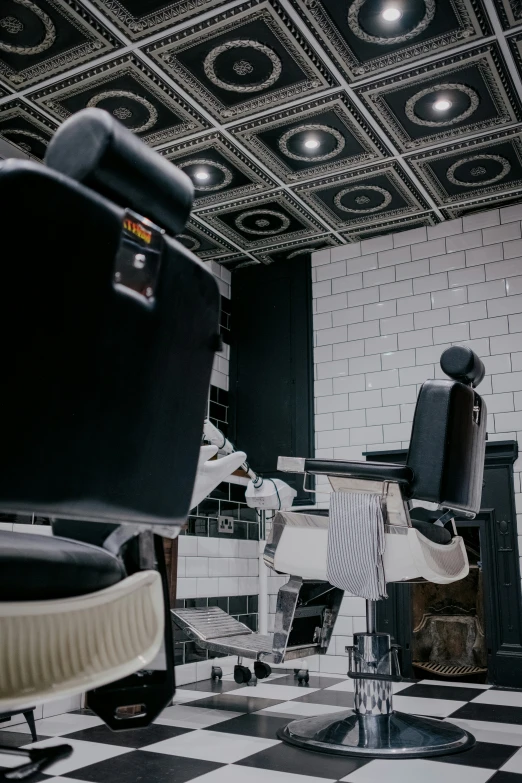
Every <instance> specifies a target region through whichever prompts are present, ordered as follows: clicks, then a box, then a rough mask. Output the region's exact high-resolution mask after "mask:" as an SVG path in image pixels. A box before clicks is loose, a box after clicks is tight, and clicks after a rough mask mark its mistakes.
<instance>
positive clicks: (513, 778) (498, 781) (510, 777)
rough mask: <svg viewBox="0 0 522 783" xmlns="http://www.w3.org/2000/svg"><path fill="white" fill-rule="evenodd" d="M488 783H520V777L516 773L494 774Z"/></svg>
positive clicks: (521, 779) (521, 781) (521, 780)
mask: <svg viewBox="0 0 522 783" xmlns="http://www.w3.org/2000/svg"><path fill="white" fill-rule="evenodd" d="M488 783H522V775H517V774H516V772H496V773H495V774H494V775H493V777H492V778H490V779H489V780H488Z"/></svg>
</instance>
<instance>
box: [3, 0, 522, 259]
mask: <svg viewBox="0 0 522 783" xmlns="http://www.w3.org/2000/svg"><path fill="white" fill-rule="evenodd" d="M242 2H243V0H234V1H233V2H230V3H226V4H225V5H223V6H221V7H218V8H217V9H216V8H213V9H210V10H209V11H206V12H205V13H202V14H200V15H198V16H196V17H192V18H190V19H186V20H185V21H183V22H181V23H180V24H178V25H173V26H172V27H167V28H166V29H165V30H161V31H159V32H157V33H154V34H153V35H151V36H148V37H145V38H143V39H140V40H138V41H131V40H130V39H128V38H127V36H126V35H125V34H124V33H123V31H121V30H120V29H119V28H118V27H117V26H116V25H115V24H114V23H113V22H112V21H111V20H110V19H108V18H106V17H104V16H103V14H102V13H101V11H100V10H99V9H98V8H97V7H95V6H94V5H93V4H92V3H91V2H90V0H83V3H84V5H85V7H86V8H87V10H88V11H89V12H90V13H91V14H92V15H93V16H94V17H95V18H96V19H97V20H98V21H100V22H101V23H102V24H103V25H104V26H105V27H106V28H108V29H109V30H110V32H111V33H112V34H113V35H114V36H115V37H116V38H117V40H119V41H121V42H122V43H123V44H124V45H123V47H122V48H120V49H118V50H116V51H113V52H110V53H108V54H106V55H103V56H101V57H100V58H98V59H97V60H94V61H92V62H90V63H88V64H85V63H83V64H82V65H79V66H77V67H76V68H72V69H71V70H69V71H67V72H66V73H67V77H68V78H69V77H73V76H76V75H78V74H79V73H82V72H84V71H86V70H89V69H91V68H94V67H97V66H99V65H103V64H104V63H106V62H109V61H111V60H113V59H118V58H119V57H122V56H124V55H126V54H134V55H135V56H137V57H139V59H140V60H141V61H142V62H143V63H144V64H146V65H147V67H149V68H150V69H151V70H152V71H154V72H155V73H156V74H157V75H158V76H159V77H160V78H161V79H163V80H164V81H165V82H166V83H168V84H169V86H170V87H171V89H172V90H174V92H175V93H177V94H179V95H180V96H181V97H182V98H183V99H184V100H185V101H186V103H188V104H189V105H190V106H191V107H192V108H194V109H195V110H196V111H197V112H198V113H199V114H201V115H202V116H203V117H204V118H205V119H206V120H207V121H208V122H209V123H210V125H211V127H210V128H208V129H204V130H202V131H197V132H196V133H194V134H192V135H190V136H186V137H184V138H183V141H185V140H189V139H193V138H198V137H200V136H204V135H205V134H206V133H211V132H212V131H216V130H217V131H219V132H221V133H222V134H223V136H225V137H226V138H227V139H228V140H229V141H230V142H231V143H232V144H233V145H234V146H235V147H237V148H238V149H240V150H241V152H242V153H243V154H244V155H246V156H247V158H248V160H250V161H252V162H253V163H254V164H256V165H257V166H259V168H261V169H262V170H263V171H265V173H266V174H268V175H269V176H270V177H271V178H272V179H273V180H274V181H275V182H277V185H278V189H280V190H283V191H284V192H285V193H287V194H289V195H291V196H292V197H293V198H294V199H295V200H296V201H297V202H298V203H299V204H300V205H301V206H302V207H303V208H304V209H305V210H306V211H307V212H309V213H310V214H311V216H312V217H314V219H315V220H317V221H318V222H319V223H320V224H321V225H323V226H324V228H325V232H326V233H328V234H333V235H334V236H335V237H336V238H337V239H338V240H339V241H341V242H342V243H346V240H345V239H344V238H343V237H342V236H341V234H340V233H339V232H338V231H336V230H335V229H332V228H331V227H330V226H329V225H328V224H327V223H326V221H324V220H323V219H322V218H321V217H320V216H319V215H316V213H315V212H314V210H313V209H311V208H310V206H309V205H308V204H307V203H306V202H303V201H302V199H301V198H300V197H299V196H298V194H296V193H295V192H294V191H293V190H292V189H291V187H290V186H289V185H287V184H286V183H284V182H283V181H282V180H281V179H280V178H279V177H278V176H277V175H275V174H274V173H273V172H272V171H271V170H270V169H269V168H268V167H266V166H265V165H264V164H263V162H262V161H261V160H260V159H258V158H256V157H253V156H252V155H251V154H250V152H249V150H248V149H246V148H245V147H243V145H242V144H241V143H240V142H239V140H238V139H237V138H236V137H235V136H232V135H231V134H230V133H229V132H228V129H229V128H230V127H233V126H234V125H235V124H237V123H238V122H240V121H239V120H237V121H233V122H230V123H225V124H220V123H219V122H218V121H217V120H216V119H215V118H214V117H213V116H212V115H210V114H209V113H208V112H207V111H206V110H205V109H204V108H203V107H202V106H201V105H200V104H198V103H197V102H196V101H195V100H194V99H193V98H192V97H191V96H190V95H189V94H188V93H186V92H185V90H183V89H182V88H181V87H180V86H179V85H178V84H177V83H176V82H175V81H174V80H172V79H171V78H170V77H169V76H168V74H167V73H166V72H164V71H162V70H161V68H160V67H159V66H158V65H157V64H156V63H155V62H154V61H152V60H151V59H150V58H149V57H148V56H147V55H146V54H145V53H144V52H143V51H142V48H143V47H144V46H146V45H148V44H150V43H153V42H155V41H157V40H161V39H162V38H165V37H167V36H168V35H172V34H173V33H176V32H179V31H182V30H183V29H185V28H189V27H192V26H193V25H196V24H199V23H201V22H205V21H206V20H209V19H212V18H214V17H215V16H216V14H218V13H219V14H221V13H225V12H227V11H228V10H230V9H232V8H235V7H236V6H239V5H241V4H242ZM278 2H279V3H280V5H281V6H282V7H283V9H284V10H285V12H286V13H287V15H288V16H289V18H290V19H291V21H292V22H293V23H294V24H295V26H296V27H297V29H298V30H299V31H300V33H301V35H302V36H303V37H304V38H305V40H306V41H307V43H308V44H309V45H310V46H311V48H312V49H313V50H315V51H316V52H317V54H318V55H319V56H320V57H321V58H322V60H323V61H324V63H325V65H326V66H327V68H329V69H330V71H331V73H332V74H333V75H334V77H335V78H336V79H337V80H338V82H339V84H340V87H333V88H328V89H326V90H324V91H322V92H320V93H318V94H316V95H314V96H313V99H319V98H323V97H328V96H329V95H332V94H335V93H336V92H339V91H341V90H342V91H344V92H345V93H346V94H347V95H348V97H349V98H350V100H351V101H352V103H353V104H354V106H356V108H357V109H358V110H359V112H360V113H361V115H362V117H363V118H364V119H365V121H366V122H367V123H368V125H369V126H370V128H371V129H372V130H373V131H374V133H376V135H377V137H378V138H379V139H380V140H381V142H382V143H383V144H384V145H385V147H386V148H387V149H389V150H390V151H391V153H392V154H391V156H390V158H385V159H383V162H384V161H385V160H395V161H397V162H398V163H399V165H400V167H401V168H402V170H403V171H404V172H405V173H406V174H407V175H408V176H409V177H410V179H411V180H412V182H413V183H414V184H415V185H416V187H417V188H418V190H419V192H420V193H421V194H422V196H423V197H424V199H425V200H426V201H427V203H428V204H429V205H430V210H431V211H433V212H434V213H435V214H436V215H437V216H438V217H439V218H440V219H442V220H443V219H444V218H443V215H442V213H441V211H440V208H439V207H437V205H436V204H435V202H434V200H433V199H432V197H431V196H430V194H429V193H428V192H427V190H426V189H425V188H424V186H423V185H422V183H421V182H420V181H419V179H418V178H417V176H416V174H415V173H414V172H413V171H412V170H411V168H410V166H409V164H408V162H407V158H405V157H404V155H403V154H401V153H400V152H399V151H398V150H397V149H396V148H395V145H393V143H392V142H391V140H390V139H389V138H387V137H386V135H385V133H384V131H383V130H382V129H381V127H380V125H379V123H378V122H377V120H375V119H374V118H373V116H372V115H371V113H370V112H369V110H368V109H367V108H366V107H365V106H364V104H363V103H362V101H361V100H360V99H359V97H358V96H357V95H356V94H355V92H354V90H353V87H354V86H361V85H362V84H370V83H372V82H373V81H375V80H377V79H379V78H382V76H383V74H377V75H375V76H372V77H367V78H365V79H362V80H359V81H356V82H354V84H353V85H350V84H349V83H348V82H347V81H346V79H345V78H344V77H343V76H342V74H341V73H340V72H339V70H338V68H337V67H336V65H335V64H334V63H333V61H332V59H331V57H330V56H329V55H328V54H327V52H326V51H325V50H324V48H323V47H322V45H321V43H320V41H319V40H318V39H317V38H315V37H314V35H313V34H312V32H311V30H309V28H308V27H307V26H306V24H305V23H304V21H303V20H302V19H301V18H300V16H299V14H298V13H297V11H295V9H294V8H293V7H292V6H291V5H290V3H289V1H288V0H278ZM484 5H485V7H486V12H487V16H488V17H489V20H490V22H491V26H492V28H493V31H494V35H492V36H486V37H484V38H482V39H480V40H479V41H474V42H471V43H467V44H463V45H461V46H460V47H456V48H455V49H452V50H451V53H452V54H458V53H461V52H463V51H466V50H467V49H472V48H474V47H475V46H479V45H482V44H487V43H490V42H493V41H495V40H496V41H498V45H499V47H500V49H501V51H502V54H503V56H504V59H505V61H506V66H507V68H508V70H509V73H510V76H511V78H512V80H513V82H514V85H515V87H516V89H517V92H518V94H519V96H520V97H521V98H522V81H521V78H520V76H519V74H518V71H517V68H516V65H515V63H514V61H513V57H512V55H511V51H510V49H509V44H508V43H507V40H506V38H505V33H504V30H503V29H502V26H501V24H500V20H499V18H498V14H497V11H496V9H495V7H494V4H493V0H484ZM508 32H510V33H511V32H513V31H508ZM446 54H447V53H446V52H444V53H438V54H435V55H432V56H430V57H426V58H422V59H420V60H419V61H418V62H417V61H416V62H415V66H416V67H420V66H423V65H427V64H429V63H431V62H437V61H438V60H440V59H443V58H444V57H445V56H446ZM410 67H411V64H408V65H405V66H401V67H398V68H395V69H392V70H390V71H387V72H386V75H387V76H388V75H390V76H393V75H395V74H396V73H400V72H402V71H405V70H407V69H408V68H410ZM63 78H64V74H63V73H61V74H57V75H55V76H53V77H51V78H49V79H47V80H45V81H43V82H41V83H39V84H38V85H31V86H30V87H26V88H25V89H23V90H20V91H18V92H16V93H10V94H8V95H6V96H4V97H3V98H0V106H1V105H2V104H4V103H8V102H10V101H11V100H15V99H16V98H25V99H26V100H27V101H28V102H29V104H30V105H31V106H33V104H32V102H31V101H30V97H29V96H30V93H32V92H34V91H36V90H41V89H44V88H45V87H47V86H50V85H52V84H54V83H57V82H59V81H60V80H61V79H63ZM308 100H309V99H306V100H305V101H303V100H301V99H297V100H295V101H291V102H289V103H288V104H285V106H282V107H277V111H282V110H285V109H287V108H291V107H293V106H297V105H300V104H302V103H303V104H304V103H307V102H308ZM35 108H36V109H37V110H38V111H39V112H41V113H42V115H44V116H45V117H47V118H48V119H49V120H51V121H52V122H54V123H55V122H56V118H54V117H53V116H52V115H51V114H49V113H48V112H47V111H45V109H42V107H40V106H36V107H35ZM274 111H276V110H275V109H274V108H273V107H272V108H270V109H267V110H265V111H264V112H260V113H258V114H256V115H252V116H251V117H250V116H249V117H248V120H251V119H258V118H260V117H263V116H265V115H270V114H272V113H274ZM243 121H244V120H241V122H243ZM513 127H516V126H513V125H511V126H509V128H506V130H508V129H512V128H513ZM479 135H480V134H476V135H475V134H472V135H470V136H469V139H470V140H472V139H474V138H477V137H478V136H479ZM467 139H468V137H466V140H467ZM174 143H175V142H174ZM169 145H172V142H170V143H169V144H166V145H162V146H161V147H160V148H164V147H165V146H169ZM439 146H440V145H439ZM431 149H433V150H435V149H438V147H437V146H435V145H434V146H433V147H428V148H427V149H425V148H423V150H422V151H423V152H424V151H430V150H431ZM358 168H359V167H357V168H354V169H353V171H357V170H358ZM351 171H352V168H350V169H349V170H348V171H347V172H346V173H351ZM317 179H319V178H313V179H311V180H307V181H317ZM299 184H302V183H301V182H300V183H299ZM270 192H273V191H267V194H268V193H270ZM225 203H228V202H223V204H225ZM459 203H460V202H459ZM462 203H464V202H462ZM452 206H458V204H457V205H452ZM196 215H197V213H195V214H194V217H195V216H196ZM411 217H412V218H414V217H415V215H411ZM199 222H201V223H202V224H203V225H205V226H206V227H207V224H206V223H204V221H203V220H201V219H200V221H199ZM208 228H209V230H211V231H213V232H214V233H215V234H216V235H217V236H219V237H220V238H221V239H223V240H224V241H226V242H228V243H229V244H231V245H232V246H233V247H234V248H236V249H237V250H238V252H239V253H242V254H244V255H246V256H248V257H250V258H253V259H254V260H255V258H254V256H253V255H252V253H255V252H258V251H257V250H253V251H248V250H243V249H241V248H240V247H239V245H237V244H236V243H235V242H233V241H232V240H230V239H229V238H228V237H225V236H224V235H223V234H221V233H220V232H219V231H217V230H216V229H215V228H214V227H213V226H208Z"/></svg>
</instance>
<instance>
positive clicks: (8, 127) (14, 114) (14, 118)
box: [0, 98, 56, 160]
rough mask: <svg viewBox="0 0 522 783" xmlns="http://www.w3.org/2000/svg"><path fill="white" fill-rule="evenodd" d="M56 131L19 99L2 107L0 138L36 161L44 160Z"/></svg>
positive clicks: (44, 118)
mask: <svg viewBox="0 0 522 783" xmlns="http://www.w3.org/2000/svg"><path fill="white" fill-rule="evenodd" d="M55 130H56V126H55V125H54V124H53V123H52V122H49V120H48V119H47V118H46V117H44V116H42V114H40V112H39V111H36V110H35V109H33V108H32V106H29V105H28V104H27V103H25V102H24V101H21V100H20V99H18V98H17V99H15V100H13V101H9V102H8V103H3V104H2V105H1V106H0V138H1V139H4V140H5V141H7V142H9V143H10V144H15V145H16V146H17V147H20V149H22V150H23V151H24V152H25V153H26V154H27V155H30V156H31V157H32V158H35V159H36V160H43V157H44V155H45V150H46V148H47V145H48V144H49V141H50V139H51V137H52V135H53V133H54V131H55Z"/></svg>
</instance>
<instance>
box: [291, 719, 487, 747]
mask: <svg viewBox="0 0 522 783" xmlns="http://www.w3.org/2000/svg"><path fill="white" fill-rule="evenodd" d="M277 736H278V737H279V739H281V740H283V742H287V743H288V744H290V745H297V747H299V748H305V749H306V750H313V751H319V752H323V753H335V754H337V755H342V756H362V757H369V758H401V759H407V758H423V757H427V756H440V755H445V754H448V753H459V752H460V751H463V750H469V748H472V747H473V745H474V744H475V738H474V737H473V736H472V735H471V734H468V732H467V731H464V730H463V729H461V728H459V727H458V726H454V725H453V724H452V723H447V722H446V721H439V720H437V719H435V718H419V717H417V716H416V715H408V714H406V713H403V712H392V713H390V714H389V715H358V714H356V713H354V712H353V711H352V710H350V711H349V712H346V713H341V716H340V715H339V714H337V715H336V716H335V717H333V716H332V715H320V716H318V717H315V718H305V719H302V720H294V721H292V722H291V723H289V724H288V725H287V726H285V727H284V728H283V729H280V730H279V731H278V732H277Z"/></svg>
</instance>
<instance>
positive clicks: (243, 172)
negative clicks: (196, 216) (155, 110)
mask: <svg viewBox="0 0 522 783" xmlns="http://www.w3.org/2000/svg"><path fill="white" fill-rule="evenodd" d="M159 152H160V153H161V155H164V156H165V157H166V158H168V159H169V160H171V161H172V162H173V163H175V164H176V166H179V168H181V169H183V170H184V171H185V173H186V174H188V175H189V177H190V178H191V180H192V182H193V183H194V187H195V201H194V207H195V208H196V209H200V208H201V207H208V206H212V205H213V204H219V203H220V202H222V201H229V200H232V199H237V198H244V197H245V196H250V195H253V194H255V193H261V192H263V191H265V190H270V189H271V188H275V187H276V183H275V182H274V180H272V179H271V178H270V177H269V176H267V175H266V174H265V173H264V172H263V171H262V170H261V169H260V168H259V166H257V165H256V164H255V163H254V162H253V161H251V160H249V159H248V158H247V157H246V156H245V155H243V153H242V152H241V151H240V150H238V149H237V148H236V147H235V146H234V145H233V144H231V143H230V141H228V139H226V138H225V137H224V136H223V135H222V134H220V133H212V134H208V135H205V136H200V137H199V138H197V139H193V140H192V141H186V142H178V143H177V144H175V145H174V146H172V147H168V148H166V149H162V150H159Z"/></svg>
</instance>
